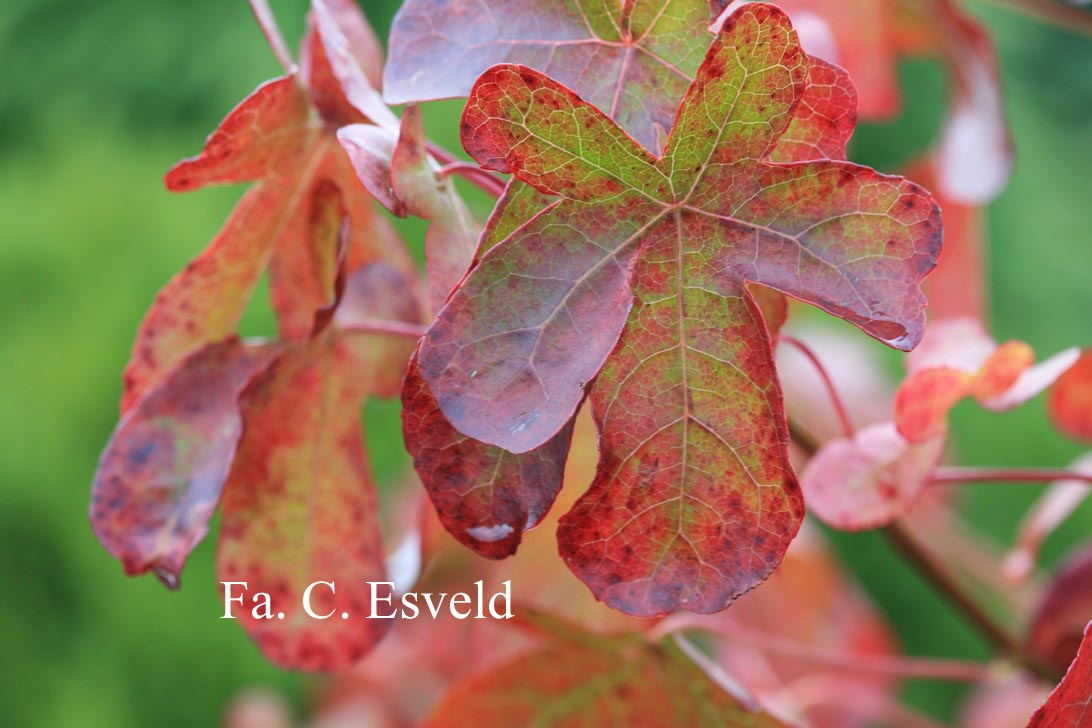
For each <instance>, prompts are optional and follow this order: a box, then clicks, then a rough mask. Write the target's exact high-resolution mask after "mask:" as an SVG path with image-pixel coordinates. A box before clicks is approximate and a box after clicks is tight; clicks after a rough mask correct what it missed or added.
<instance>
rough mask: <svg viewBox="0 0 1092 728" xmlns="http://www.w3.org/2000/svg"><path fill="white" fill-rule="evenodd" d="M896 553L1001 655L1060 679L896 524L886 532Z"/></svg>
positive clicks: (1052, 679) (905, 529)
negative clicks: (1030, 653)
mask: <svg viewBox="0 0 1092 728" xmlns="http://www.w3.org/2000/svg"><path fill="white" fill-rule="evenodd" d="M884 535H886V536H887V538H888V540H889V541H890V542H891V543H892V545H894V547H895V549H896V550H897V551H898V552H899V553H900V554H901V555H902V556H903V558H905V559H906V560H907V561H908V562H910V564H911V565H913V566H914V568H915V569H917V571H918V573H919V574H921V576H922V577H924V578H925V579H926V580H927V581H928V582H929V583H930V584H932V585H933V586H934V587H935V588H936V590H937V591H938V592H940V593H941V595H942V596H944V597H945V599H947V600H948V601H949V602H950V603H951V604H952V605H953V606H955V607H956V608H957V609H958V610H959V611H960V613H962V614H963V616H964V617H966V618H967V620H968V621H969V622H970V623H971V624H972V625H974V627H975V628H976V629H977V630H978V631H979V632H980V633H981V634H982V635H983V636H984V637H985V638H986V639H987V640H988V641H989V642H990V643H991V644H993V645H994V647H995V648H997V650H998V651H999V652H1001V654H1003V655H1004V656H1006V657H1008V658H1009V659H1011V660H1013V661H1014V662H1017V663H1019V664H1020V665H1022V666H1023V667H1025V668H1027V669H1028V670H1030V671H1031V672H1033V673H1034V674H1036V675H1038V676H1039V677H1041V678H1043V679H1044V680H1047V681H1048V682H1057V680H1058V679H1059V678H1060V676H1059V675H1057V674H1055V672H1054V671H1053V670H1051V669H1050V668H1049V667H1046V666H1044V665H1043V664H1042V663H1041V662H1040V661H1039V660H1037V659H1035V658H1034V657H1033V656H1031V655H1029V654H1028V653H1027V651H1026V650H1024V648H1023V646H1022V645H1021V644H1020V642H1019V640H1017V639H1016V637H1014V636H1013V635H1012V634H1010V633H1009V631H1008V630H1007V629H1005V628H1004V627H1002V626H1001V625H1000V624H998V623H997V622H996V621H995V620H994V618H993V617H992V616H991V615H990V614H989V613H988V612H986V610H985V609H983V608H982V606H981V605H980V604H979V603H978V602H977V601H976V600H975V599H974V597H973V596H971V594H969V593H968V592H967V590H966V589H965V588H964V587H963V585H962V584H960V583H959V581H958V580H957V579H956V578H955V577H953V576H952V574H950V573H949V572H948V570H947V569H946V568H945V567H944V566H943V565H942V564H941V563H940V562H939V561H938V560H937V559H936V557H935V556H934V554H933V553H932V552H930V551H929V549H928V547H927V546H925V545H924V544H922V543H921V542H920V541H919V540H918V539H917V537H916V536H915V535H914V534H913V533H912V532H911V531H910V530H909V529H908V528H907V527H906V526H905V525H904V524H902V523H900V522H898V521H896V522H895V523H893V524H891V525H890V526H888V527H886V528H885V529H884Z"/></svg>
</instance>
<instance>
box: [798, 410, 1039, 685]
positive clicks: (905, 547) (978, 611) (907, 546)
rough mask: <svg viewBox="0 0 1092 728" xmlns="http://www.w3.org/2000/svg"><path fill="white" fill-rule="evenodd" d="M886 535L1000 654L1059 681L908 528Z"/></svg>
mask: <svg viewBox="0 0 1092 728" xmlns="http://www.w3.org/2000/svg"><path fill="white" fill-rule="evenodd" d="M789 432H790V433H791V434H792V437H793V440H795V441H796V443H797V444H798V445H799V446H800V447H801V448H803V449H804V451H805V452H807V453H808V454H809V455H813V454H815V451H816V450H817V449H818V445H819V443H817V442H816V441H815V439H814V438H812V437H811V436H810V435H809V434H807V433H806V432H804V431H802V430H801V428H800V427H799V425H796V423H794V422H792V421H791V420H790V421H789ZM884 534H885V535H886V536H887V538H888V540H889V541H890V542H891V543H892V544H893V545H894V546H895V548H896V550H897V551H898V552H899V553H900V554H901V555H902V557H903V558H904V559H906V561H908V562H909V563H910V564H911V565H912V566H914V568H915V569H917V571H918V573H919V574H920V575H921V576H922V578H924V579H925V580H926V581H928V582H929V583H930V584H932V585H933V587H934V588H935V589H936V590H937V591H938V592H940V594H941V596H943V597H944V598H945V599H947V601H948V602H949V603H951V604H952V606H954V607H955V608H956V609H958V610H959V611H960V613H962V614H963V616H964V617H966V619H967V620H968V621H969V622H971V623H972V624H973V625H974V626H975V627H976V628H977V629H978V631H979V632H981V633H982V634H983V636H985V637H986V639H987V640H989V642H990V643H992V644H993V645H994V647H995V648H997V650H998V651H999V652H1001V653H1002V654H1003V655H1005V656H1006V657H1008V658H1009V659H1011V660H1014V661H1015V662H1018V663H1019V664H1020V665H1022V666H1023V667H1025V668H1027V669H1028V670H1030V671H1031V672H1032V673H1034V674H1035V675H1038V676H1039V677H1041V678H1043V679H1045V680H1047V681H1048V682H1051V683H1056V682H1057V681H1058V679H1059V677H1060V676H1059V675H1057V674H1055V671H1054V670H1052V669H1050V668H1049V667H1046V666H1044V665H1043V664H1042V663H1041V662H1039V661H1038V660H1037V659H1035V658H1034V657H1032V656H1030V655H1028V654H1027V653H1026V652H1025V651H1024V650H1023V648H1022V647H1021V646H1020V643H1019V642H1018V641H1017V640H1016V639H1015V638H1014V637H1013V636H1012V635H1010V634H1009V633H1008V631H1007V630H1006V629H1005V628H1004V627H1002V626H1001V625H999V624H997V622H995V621H994V619H993V617H992V616H991V615H990V614H988V613H987V612H986V611H985V610H984V609H982V607H981V606H980V605H979V604H978V602H977V601H975V599H974V597H972V596H971V594H970V593H968V592H967V591H966V590H965V589H964V588H963V585H962V584H960V583H959V581H958V580H957V579H956V578H955V577H954V576H952V574H950V573H949V572H948V570H947V569H945V568H944V567H943V566H942V565H941V564H940V563H939V561H938V560H937V559H936V558H935V557H934V555H933V554H932V553H931V552H930V551H929V550H928V549H927V548H926V547H925V546H924V544H922V543H920V542H919V541H918V539H917V538H916V537H915V536H914V535H913V534H912V533H910V532H909V530H908V529H907V528H906V526H904V525H903V524H901V523H899V522H898V521H896V522H895V523H893V524H891V525H890V526H888V527H887V528H885V529H884Z"/></svg>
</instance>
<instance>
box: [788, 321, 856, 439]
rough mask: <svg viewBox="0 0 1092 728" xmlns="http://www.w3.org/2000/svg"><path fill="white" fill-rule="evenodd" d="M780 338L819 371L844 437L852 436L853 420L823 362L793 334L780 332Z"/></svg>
mask: <svg viewBox="0 0 1092 728" xmlns="http://www.w3.org/2000/svg"><path fill="white" fill-rule="evenodd" d="M780 339H781V341H783V342H785V343H786V344H789V345H790V346H794V347H796V349H797V350H798V351H799V352H800V353H801V354H803V355H804V356H805V357H806V358H807V359H808V361H809V362H811V365H812V366H813V367H814V368H815V370H816V371H817V372H819V378H820V379H822V380H823V386H824V387H826V389H827V394H828V395H829V396H830V402H831V404H832V405H834V412H835V413H836V414H837V415H838V421H839V422H840V423H841V425H842V432H844V433H845V436H846V437H848V438H852V437H853V433H854V430H853V422H851V421H850V419H849V412H848V411H847V410H846V408H845V404H844V403H843V402H842V398H841V396H839V394H838V389H837V387H835V386H834V380H833V379H831V377H830V374H828V373H827V370H826V367H824V366H823V362H821V361H820V360H819V357H818V356H816V354H815V352H814V351H812V349H811V347H810V346H808V345H807V344H805V343H804V342H803V341H801V340H800V339H797V338H796V337H794V336H786V335H785V334H781V336H780Z"/></svg>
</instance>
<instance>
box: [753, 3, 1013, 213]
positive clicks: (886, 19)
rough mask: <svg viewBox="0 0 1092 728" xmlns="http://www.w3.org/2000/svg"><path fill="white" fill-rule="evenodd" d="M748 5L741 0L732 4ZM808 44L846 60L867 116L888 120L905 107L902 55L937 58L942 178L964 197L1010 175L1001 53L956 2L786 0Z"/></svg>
mask: <svg viewBox="0 0 1092 728" xmlns="http://www.w3.org/2000/svg"><path fill="white" fill-rule="evenodd" d="M741 4H743V3H742V2H741V0H737V1H736V2H735V3H733V5H736V6H738V5H741ZM779 4H780V5H781V7H782V8H783V9H784V10H785V11H786V12H788V14H789V16H790V17H791V18H792V19H793V22H794V23H796V24H797V25H798V27H799V28H801V37H802V38H803V39H804V50H806V51H807V52H808V53H809V54H817V55H820V56H822V57H824V58H827V59H828V60H831V61H834V62H835V63H838V64H839V65H842V66H844V67H845V68H846V70H848V71H849V75H850V76H851V77H852V79H853V82H854V83H855V84H856V86H857V88H858V90H859V91H860V93H861V109H860V110H861V115H862V117H863V118H866V119H887V118H890V117H892V116H894V115H895V114H896V113H897V112H898V110H899V106H900V97H901V92H900V89H899V86H898V73H897V70H898V69H897V64H898V61H899V60H900V57H904V56H920V55H930V56H935V57H939V58H940V59H941V60H942V61H943V62H944V64H945V66H946V69H947V71H948V76H949V78H950V83H949V87H950V89H951V91H950V101H949V108H948V115H947V119H946V121H945V125H944V128H943V130H942V132H941V138H940V141H939V144H938V146H937V149H936V155H935V159H934V165H935V168H936V170H935V171H936V174H937V184H938V186H939V188H940V191H941V192H943V194H944V195H945V196H946V197H950V198H952V199H954V200H957V201H960V202H963V203H976V204H979V203H984V202H988V201H990V200H992V199H993V198H994V197H996V196H997V194H998V193H999V192H1000V191H1001V189H1002V188H1003V187H1004V185H1005V183H1006V182H1007V181H1008V177H1009V173H1010V171H1011V168H1012V143H1011V140H1010V138H1009V132H1008V127H1007V125H1006V123H1005V113H1004V105H1003V99H1002V96H1001V84H1000V80H999V77H998V71H997V60H996V53H995V51H994V47H993V43H992V42H991V40H990V37H989V35H988V33H987V32H986V31H985V30H984V29H983V28H982V26H981V25H979V24H978V23H977V22H976V21H975V20H973V19H972V17H971V16H969V15H967V14H965V13H964V12H963V10H962V8H961V7H960V4H959V3H956V2H954V0H936V1H935V2H929V3H906V2H899V1H898V0H841V1H840V2H825V1H823V0H782V1H781V2H780V3H779Z"/></svg>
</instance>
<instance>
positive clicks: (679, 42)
mask: <svg viewBox="0 0 1092 728" xmlns="http://www.w3.org/2000/svg"><path fill="white" fill-rule="evenodd" d="M708 23H709V8H708V6H707V4H706V3H705V2H704V0H657V1H655V2H647V1H646V2H635V3H628V4H622V3H600V2H593V1H591V0H562V1H561V2H556V3H550V4H549V5H548V6H545V5H542V4H538V5H535V4H533V3H528V2H520V1H518V0H517V1H513V0H501V1H497V0H493V1H491V2H476V3H466V2H462V1H461V0H408V2H405V3H403V5H402V8H401V10H399V11H398V15H397V16H395V19H394V23H393V25H392V26H391V35H390V49H391V52H390V61H389V62H388V63H387V68H386V71H385V73H384V81H383V83H384V97H385V98H386V100H387V101H388V102H389V103H392V104H402V103H406V102H410V101H430V100H433V99H442V98H452V97H460V96H466V95H467V93H468V92H469V91H470V88H471V86H472V85H473V83H474V80H475V79H476V78H477V77H478V76H479V75H481V73H482V72H484V71H485V70H486V69H487V68H489V67H490V66H493V65H495V64H498V63H520V64H523V65H526V66H529V67H531V68H534V69H537V70H539V71H541V72H543V73H545V74H548V75H550V76H551V77H553V78H556V79H557V80H558V81H560V82H561V83H563V84H566V85H569V86H571V87H572V88H574V89H576V90H577V91H578V92H579V93H581V94H582V95H583V96H584V97H585V98H586V99H587V100H588V102H589V103H591V104H594V105H595V106H598V107H599V108H600V109H603V110H604V111H605V112H606V113H607V114H608V115H609V116H611V117H612V118H614V119H615V120H616V121H617V122H618V124H619V125H620V126H621V127H622V128H623V129H625V130H626V131H627V132H629V133H630V134H632V135H633V137H634V138H635V139H637V141H638V142H640V143H641V144H643V145H644V146H645V147H646V148H648V149H653V150H655V149H658V148H659V147H658V140H659V136H660V130H666V129H670V128H671V123H672V120H673V118H674V116H675V109H676V108H677V107H678V105H679V101H680V100H681V99H682V97H683V95H684V94H685V93H686V89H687V87H688V86H689V85H690V82H691V80H692V77H693V74H694V72H695V71H696V70H697V67H698V64H699V63H701V59H702V56H703V54H704V52H705V49H706V48H707V47H708V44H709V35H708V31H707V30H706V26H707V25H708Z"/></svg>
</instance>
